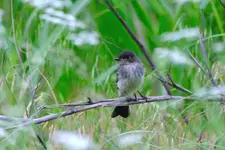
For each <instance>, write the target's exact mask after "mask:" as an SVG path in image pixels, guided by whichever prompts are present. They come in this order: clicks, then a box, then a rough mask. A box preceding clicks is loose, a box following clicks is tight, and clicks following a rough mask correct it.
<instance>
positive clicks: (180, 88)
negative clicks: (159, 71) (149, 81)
mask: <svg viewBox="0 0 225 150" xmlns="http://www.w3.org/2000/svg"><path fill="white" fill-rule="evenodd" d="M152 76H153V77H155V78H156V79H158V80H160V81H161V82H165V83H166V84H168V85H169V86H171V87H174V88H176V89H177V90H179V91H181V92H184V93H187V94H189V95H192V94H193V93H192V92H191V91H189V90H188V89H186V88H184V87H182V86H180V85H179V84H176V83H175V82H174V81H173V82H172V83H170V82H168V81H166V80H164V79H162V78H159V77H157V76H155V75H152Z"/></svg>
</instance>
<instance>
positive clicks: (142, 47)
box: [105, 0, 172, 95]
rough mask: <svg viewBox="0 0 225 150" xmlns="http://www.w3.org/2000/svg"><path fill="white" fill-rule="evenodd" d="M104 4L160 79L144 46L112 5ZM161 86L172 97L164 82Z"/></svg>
mask: <svg viewBox="0 0 225 150" xmlns="http://www.w3.org/2000/svg"><path fill="white" fill-rule="evenodd" d="M105 2H106V3H107V4H108V7H109V9H110V10H111V11H112V12H113V13H114V15H115V16H116V17H117V18H118V20H119V21H120V22H121V23H122V25H123V27H124V28H125V29H126V30H127V32H128V33H129V35H130V36H131V38H132V39H133V40H134V41H135V42H136V44H137V45H138V46H139V48H140V49H141V51H142V53H143V54H144V56H145V57H146V59H147V60H148V62H149V64H150V65H151V68H152V70H155V71H156V74H157V76H159V77H160V78H162V76H161V75H160V74H159V72H158V71H157V70H156V65H155V64H154V63H153V60H152V58H151V56H150V55H149V53H148V51H147V49H146V48H145V47H144V45H143V44H142V43H141V42H140V41H139V40H138V38H137V37H136V36H135V35H134V33H133V32H132V31H131V29H130V28H129V27H128V25H127V24H126V23H125V21H124V20H123V19H122V17H121V16H120V15H119V14H118V13H117V11H116V10H115V9H114V8H113V6H112V4H111V3H110V2H109V0H105ZM162 84H163V86H164V87H165V89H166V91H167V93H168V94H169V95H172V92H171V90H170V89H169V87H168V85H167V84H166V83H165V82H162Z"/></svg>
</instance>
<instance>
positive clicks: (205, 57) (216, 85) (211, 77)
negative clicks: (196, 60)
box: [198, 29, 218, 87]
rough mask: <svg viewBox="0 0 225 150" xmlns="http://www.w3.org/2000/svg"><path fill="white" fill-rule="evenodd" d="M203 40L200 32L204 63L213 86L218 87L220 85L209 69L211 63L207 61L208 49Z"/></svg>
mask: <svg viewBox="0 0 225 150" xmlns="http://www.w3.org/2000/svg"><path fill="white" fill-rule="evenodd" d="M198 32H199V29H198ZM203 38H204V37H202V36H201V34H200V32H199V40H200V46H201V51H202V55H203V58H204V61H205V65H206V68H207V70H208V76H209V78H210V80H211V82H212V84H213V85H214V86H215V87H218V84H217V82H216V80H215V79H214V77H213V75H212V72H211V70H210V68H209V62H208V59H207V53H206V48H205V44H204V42H203Z"/></svg>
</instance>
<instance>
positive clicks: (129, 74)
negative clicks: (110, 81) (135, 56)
mask: <svg viewBox="0 0 225 150" xmlns="http://www.w3.org/2000/svg"><path fill="white" fill-rule="evenodd" d="M143 80H144V68H143V66H142V64H138V63H134V64H129V65H124V66H121V67H120V68H119V70H118V82H117V87H118V92H119V96H132V95H133V93H134V92H136V91H137V89H138V88H139V86H140V85H141V84H142V82H143Z"/></svg>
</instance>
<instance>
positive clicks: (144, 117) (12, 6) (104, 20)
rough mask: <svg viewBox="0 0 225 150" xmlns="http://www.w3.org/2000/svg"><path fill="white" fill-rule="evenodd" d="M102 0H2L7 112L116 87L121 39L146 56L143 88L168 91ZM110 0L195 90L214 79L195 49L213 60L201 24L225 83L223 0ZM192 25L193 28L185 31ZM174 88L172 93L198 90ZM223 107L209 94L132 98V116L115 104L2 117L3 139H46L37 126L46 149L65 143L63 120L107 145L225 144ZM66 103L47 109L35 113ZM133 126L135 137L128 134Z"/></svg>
mask: <svg viewBox="0 0 225 150" xmlns="http://www.w3.org/2000/svg"><path fill="white" fill-rule="evenodd" d="M100 2H101V3H102V4H103V5H102V4H100V3H98V2H97V1H95V0H55V1H51V0H48V1H47V0H46V1H44V0H24V1H22V0H1V1H0V9H1V10H0V57H1V59H0V60H1V61H0V111H1V115H6V116H12V117H24V116H27V115H28V116H34V114H35V112H36V111H37V110H36V109H37V108H38V107H40V106H41V105H55V104H64V103H71V102H76V101H85V100H87V97H91V98H92V99H93V100H100V99H107V98H115V97H117V91H116V73H115V72H116V62H115V61H114V60H113V58H114V57H117V56H118V55H119V54H120V52H121V51H122V50H121V49H120V48H122V49H129V50H132V51H134V52H135V53H136V54H137V55H138V56H139V58H140V59H141V60H142V61H143V62H144V65H145V68H146V75H145V82H144V84H143V86H142V87H141V89H140V91H142V93H143V94H145V95H146V96H155V95H167V93H166V91H165V89H164V87H163V86H162V85H161V83H160V82H159V81H158V80H157V79H156V78H155V77H154V75H156V74H155V72H153V71H152V70H151V67H150V65H149V64H148V62H147V60H146V59H145V57H144V55H143V54H142V52H141V51H140V49H139V47H138V46H137V45H136V43H135V42H134V41H133V40H132V38H131V37H130V35H129V34H128V33H127V31H126V30H125V29H124V27H123V26H122V25H121V23H120V22H119V20H118V19H117V18H116V17H115V15H114V14H113V13H112V12H111V11H110V10H109V9H108V8H107V4H106V3H105V2H104V0H100ZM110 2H111V3H112V4H113V6H114V8H115V9H116V10H117V12H118V13H119V14H120V15H121V17H122V18H123V19H124V21H125V22H126V23H127V24H128V26H129V27H130V29H131V30H132V31H133V32H134V33H135V35H136V36H137V37H138V39H139V40H140V41H141V42H142V43H143V44H144V46H145V47H146V48H147V50H148V52H149V54H150V55H151V57H152V58H153V60H154V63H155V64H156V65H157V71H158V72H160V74H162V75H163V76H164V77H165V78H167V76H166V74H167V73H168V72H169V71H170V73H171V76H172V78H173V80H174V81H175V82H176V83H177V84H179V85H181V86H183V87H185V88H186V89H188V90H190V91H192V92H193V93H198V91H199V90H200V89H202V88H203V89H204V88H207V87H212V86H213V85H212V83H211V81H210V79H209V78H208V77H207V76H205V75H204V74H203V72H201V71H200V69H199V68H198V67H197V66H196V65H195V64H194V62H193V61H192V59H191V57H190V55H189V54H188V52H187V49H189V50H190V52H191V53H192V54H193V56H194V57H195V58H196V59H197V60H198V61H199V63H200V64H201V65H202V66H203V68H204V69H205V70H206V65H205V63H204V58H203V55H202V53H201V48H200V45H199V37H198V34H196V33H197V28H199V30H200V31H201V34H203V33H204V37H203V38H205V40H204V43H205V46H206V50H207V58H208V61H209V65H210V69H211V70H212V73H213V76H214V77H215V79H216V81H217V82H218V84H219V85H220V87H223V86H224V73H225V65H224V64H225V59H224V58H225V51H224V50H225V43H224V39H225V38H224V36H225V34H224V23H225V22H224V17H225V16H224V14H225V8H223V6H222V5H221V4H220V1H219V0H199V1H198V0H171V1H167V0H123V1H120V0H111V1H110ZM222 2H224V3H225V1H222ZM185 29H190V30H188V31H186V32H182V31H184V30H185ZM180 31H181V32H180ZM203 31H204V32H203ZM178 32H179V33H178ZM169 33H170V34H169ZM171 33H175V34H174V35H173V34H171ZM165 36H167V37H168V39H167V40H165ZM163 37H164V38H163ZM118 47H120V48H118ZM37 86H38V87H37ZM170 89H171V91H172V93H173V95H177V96H190V95H188V94H186V93H183V92H180V91H178V90H176V89H175V88H172V87H170ZM203 97H204V96H203ZM203 99H204V98H203ZM32 101H34V102H35V103H34V104H33V103H32ZM222 107H223V106H221V105H220V104H219V103H217V102H208V101H206V100H205V101H185V102H183V101H168V102H160V103H148V104H141V105H133V106H131V116H130V117H129V118H128V119H122V118H119V117H118V118H116V119H111V118H110V115H111V112H112V110H113V108H98V109H93V110H89V111H85V112H81V113H77V114H74V115H72V116H68V117H65V118H59V119H57V120H53V121H50V122H46V123H43V124H41V125H33V126H30V127H26V128H14V129H9V130H5V129H6V128H8V127H12V126H13V125H14V124H13V123H6V122H4V121H0V129H2V133H1V130H0V139H1V141H0V142H1V144H0V149H43V147H42V146H41V144H40V143H39V142H38V140H37V138H36V136H35V131H36V132H37V133H38V134H39V135H40V136H41V138H43V141H44V142H45V144H46V145H47V147H48V149H64V148H65V147H63V145H60V146H59V145H57V144H56V143H54V141H51V138H50V137H51V134H52V133H53V132H54V131H57V130H63V131H64V130H66V131H71V132H76V133H80V134H82V135H88V136H89V137H90V138H91V139H92V140H93V141H95V143H96V144H97V145H98V146H99V149H134V150H136V149H225V143H224V141H225V136H224V132H225V122H224V121H225V120H224V112H223V109H222ZM179 108H181V111H180V110H179ZM26 110H27V111H26ZM60 111H62V110H60V109H51V110H44V111H43V112H42V113H41V114H39V116H35V117H41V116H44V115H47V114H52V113H59V112H60ZM183 115H187V117H188V119H189V123H188V124H186V123H185V122H184V120H183V117H182V116H183ZM3 131H4V132H3ZM3 133H4V134H3ZM125 135H126V136H127V137H128V139H127V140H125V142H121V141H122V139H121V138H122V137H123V136H125ZM140 135H141V136H140ZM199 137H200V140H199ZM129 139H130V141H129ZM123 140H124V139H123ZM132 140H133V141H132ZM74 143H76V141H74ZM68 149H69V148H68ZM71 149H72V148H71ZM74 149H76V148H74ZM78 149H79V148H78ZM90 149H92V148H90Z"/></svg>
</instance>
